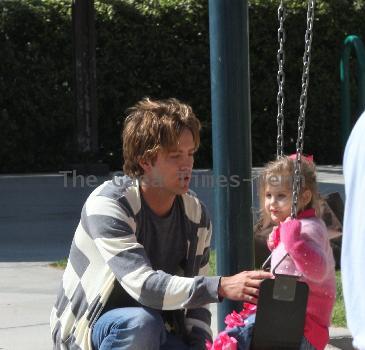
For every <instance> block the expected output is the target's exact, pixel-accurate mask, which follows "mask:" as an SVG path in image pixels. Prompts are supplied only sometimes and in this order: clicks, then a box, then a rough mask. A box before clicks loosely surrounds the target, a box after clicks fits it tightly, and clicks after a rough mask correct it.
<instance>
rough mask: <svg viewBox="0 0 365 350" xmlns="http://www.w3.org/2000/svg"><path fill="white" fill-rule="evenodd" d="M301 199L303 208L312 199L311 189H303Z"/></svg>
mask: <svg viewBox="0 0 365 350" xmlns="http://www.w3.org/2000/svg"><path fill="white" fill-rule="evenodd" d="M302 200H303V208H305V207H306V206H307V205H308V204H309V203H310V201H311V200H312V191H311V190H305V191H304V192H303V195H302Z"/></svg>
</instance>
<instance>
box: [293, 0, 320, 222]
mask: <svg viewBox="0 0 365 350" xmlns="http://www.w3.org/2000/svg"><path fill="white" fill-rule="evenodd" d="M314 8H315V0H309V1H308V11H307V30H306V33H305V49H304V56H303V74H302V92H301V95H300V109H299V118H298V139H297V144H296V162H295V167H294V179H293V180H294V181H293V202H292V208H291V217H292V218H295V217H296V216H297V208H298V193H299V191H300V180H301V176H300V174H301V165H302V154H303V147H304V129H305V113H306V108H307V98H308V86H309V67H310V62H311V48H312V38H313V22H314Z"/></svg>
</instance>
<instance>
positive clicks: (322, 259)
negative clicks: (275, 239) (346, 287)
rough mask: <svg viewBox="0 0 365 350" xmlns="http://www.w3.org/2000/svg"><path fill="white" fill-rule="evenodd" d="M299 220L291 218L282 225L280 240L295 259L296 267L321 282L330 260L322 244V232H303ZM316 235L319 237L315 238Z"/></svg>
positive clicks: (308, 277)
mask: <svg viewBox="0 0 365 350" xmlns="http://www.w3.org/2000/svg"><path fill="white" fill-rule="evenodd" d="M301 228H302V225H301V222H300V221H299V220H296V219H294V220H289V221H286V222H284V223H283V224H282V225H281V227H280V240H281V241H282V242H283V244H284V247H285V249H286V251H287V252H288V253H289V254H290V256H291V258H292V259H293V261H294V263H295V266H296V268H297V269H298V270H299V271H300V272H301V273H303V275H304V276H305V277H306V278H307V279H309V280H312V281H315V282H320V281H321V280H322V279H323V278H324V277H325V276H326V273H327V269H328V261H327V258H326V254H325V251H324V247H323V245H322V244H321V242H323V240H322V239H321V237H318V236H319V235H320V234H321V233H317V232H314V234H313V232H310V233H304V232H301ZM311 236H314V237H316V236H317V237H316V238H319V239H316V240H315V239H314V237H313V238H312V237H311Z"/></svg>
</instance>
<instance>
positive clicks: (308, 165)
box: [259, 156, 319, 229]
mask: <svg viewBox="0 0 365 350" xmlns="http://www.w3.org/2000/svg"><path fill="white" fill-rule="evenodd" d="M294 165H295V160H293V159H291V158H289V157H288V156H284V157H280V158H278V159H277V160H274V161H272V162H269V163H267V164H266V165H265V168H264V169H263V171H262V173H261V175H260V181H259V200H260V220H259V226H260V227H259V228H260V229H264V228H265V227H267V226H268V225H269V223H270V217H269V215H268V214H267V213H266V212H265V190H266V185H267V184H268V183H269V182H272V183H277V184H278V185H283V186H287V187H288V188H290V190H291V189H292V185H293V179H294ZM306 190H309V191H311V193H312V199H311V201H310V202H309V203H308V204H307V205H306V207H305V208H299V209H309V208H314V209H315V210H316V213H317V214H318V213H319V204H318V199H319V195H318V189H317V176H316V166H315V164H314V163H313V162H312V161H309V160H306V159H305V158H304V157H303V158H302V162H301V177H300V192H299V194H298V201H299V202H300V198H301V195H302V194H303V192H304V191H306Z"/></svg>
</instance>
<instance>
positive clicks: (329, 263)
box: [268, 216, 336, 350]
mask: <svg viewBox="0 0 365 350" xmlns="http://www.w3.org/2000/svg"><path fill="white" fill-rule="evenodd" d="M268 247H269V249H270V250H272V259H271V268H272V269H273V268H274V267H275V266H276V264H277V263H278V262H279V261H280V260H281V259H282V258H283V257H284V255H285V254H286V253H289V254H290V257H287V258H286V259H285V260H284V261H283V262H282V263H281V264H280V265H279V266H278V268H277V269H276V273H278V274H289V275H302V277H301V278H300V280H301V281H304V282H306V283H307V284H308V286H309V296H308V305H307V314H306V320H305V328H304V336H305V337H306V338H307V340H308V341H309V342H310V343H311V344H312V345H313V346H314V347H315V348H316V349H317V350H322V349H324V348H325V346H326V344H327V343H328V340H329V334H328V327H329V325H330V321H331V314H332V309H333V305H334V303H335V298H336V276H335V262H334V258H333V253H332V248H331V246H330V243H329V239H328V235H327V229H326V226H325V224H324V222H323V221H322V220H320V219H318V218H317V217H315V216H312V217H307V218H303V219H299V220H290V221H286V222H284V223H282V224H280V225H279V227H278V228H274V230H273V231H272V233H271V234H270V236H269V239H268Z"/></svg>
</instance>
